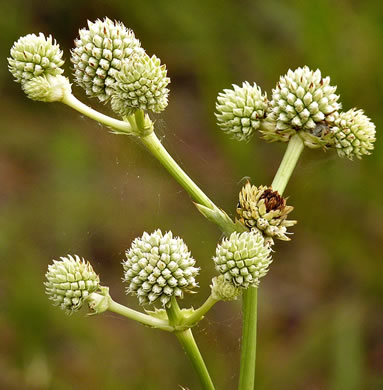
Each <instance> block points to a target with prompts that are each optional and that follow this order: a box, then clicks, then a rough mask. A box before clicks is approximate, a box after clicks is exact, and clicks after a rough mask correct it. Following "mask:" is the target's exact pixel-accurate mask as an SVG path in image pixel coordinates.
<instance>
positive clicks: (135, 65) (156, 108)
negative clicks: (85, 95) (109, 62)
mask: <svg viewBox="0 0 383 390" xmlns="http://www.w3.org/2000/svg"><path fill="white" fill-rule="evenodd" d="M166 75H167V70H166V66H165V65H161V61H160V59H159V58H157V57H156V56H155V55H153V56H152V57H149V56H148V55H147V54H146V53H145V54H143V55H135V56H132V57H130V58H129V59H127V60H124V62H123V65H122V68H121V71H120V72H118V73H117V74H116V80H117V81H116V83H115V84H114V92H113V95H112V102H111V103H112V109H113V111H115V112H117V113H118V114H120V115H121V116H127V115H131V114H133V113H134V112H135V111H136V110H144V111H147V110H149V111H152V112H155V113H159V112H161V111H163V110H164V109H165V108H166V106H167V105H168V94H169V90H168V88H167V86H168V84H169V83H170V79H169V77H167V76H166Z"/></svg>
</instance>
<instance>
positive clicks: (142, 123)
mask: <svg viewBox="0 0 383 390" xmlns="http://www.w3.org/2000/svg"><path fill="white" fill-rule="evenodd" d="M62 103H64V104H66V105H68V106H69V107H71V108H73V109H75V110H76V111H78V112H80V113H81V114H83V115H86V116H88V117H89V118H91V119H94V120H95V121H97V122H99V123H102V124H103V125H105V126H107V127H109V128H111V129H112V130H113V132H114V133H116V134H126V135H135V136H137V135H138V134H141V136H139V138H140V140H141V141H142V143H143V144H144V145H145V146H146V147H147V149H148V150H149V151H150V152H151V153H152V154H153V155H154V156H155V157H156V158H157V159H158V160H159V162H160V163H161V164H162V165H163V166H164V167H165V168H166V169H167V170H168V172H169V173H170V174H171V175H172V176H173V177H174V178H175V179H176V181H177V182H178V183H179V184H181V186H182V187H183V188H184V189H185V190H186V191H187V192H188V194H189V195H190V196H191V197H192V198H193V200H194V201H195V202H196V206H197V208H198V210H199V211H200V212H201V213H202V214H203V215H204V216H205V217H206V218H207V219H209V220H211V221H212V222H214V223H216V224H217V225H218V226H220V228H221V229H222V230H223V231H224V232H226V233H231V232H233V231H236V230H238V229H240V227H239V226H238V225H236V224H235V223H234V222H233V221H232V220H231V218H230V217H229V216H228V215H227V214H226V213H225V212H224V211H223V210H221V209H220V208H218V207H217V206H216V205H215V204H214V203H213V202H212V201H211V200H210V199H209V198H208V197H207V195H206V194H205V193H204V192H203V191H202V190H201V189H200V188H199V187H198V186H197V185H196V184H195V183H194V182H193V180H192V179H191V178H190V177H189V176H188V175H187V174H186V173H185V172H184V171H183V169H182V168H181V167H180V166H179V165H178V164H177V162H176V161H175V160H174V159H173V158H172V157H171V156H170V154H169V153H168V152H167V150H166V149H165V148H164V146H163V145H162V144H161V142H160V140H159V139H158V138H157V136H156V134H155V133H154V132H153V131H152V130H153V123H152V122H151V121H150V118H149V117H148V116H145V115H144V112H143V111H141V110H138V111H137V112H136V114H135V115H131V116H129V117H127V118H126V120H125V121H121V120H118V119H114V118H111V117H109V116H107V115H104V114H101V113H100V112H98V111H96V110H94V109H93V108H91V107H89V106H87V105H86V104H84V103H82V102H80V101H79V100H78V99H77V98H76V97H75V96H73V95H72V94H67V95H66V96H64V98H63V99H62Z"/></svg>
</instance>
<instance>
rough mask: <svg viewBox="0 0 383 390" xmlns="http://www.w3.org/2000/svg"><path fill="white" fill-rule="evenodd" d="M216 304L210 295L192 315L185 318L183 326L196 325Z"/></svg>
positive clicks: (215, 300)
mask: <svg viewBox="0 0 383 390" xmlns="http://www.w3.org/2000/svg"><path fill="white" fill-rule="evenodd" d="M217 302H218V300H217V299H214V298H213V297H212V296H211V295H209V298H208V299H206V301H205V302H204V303H203V305H202V306H200V307H199V308H198V309H197V310H195V312H194V313H193V314H191V315H190V316H189V317H187V318H186V320H185V321H184V322H183V323H184V325H187V326H192V325H194V324H196V323H197V322H198V321H200V320H202V318H203V317H204V315H205V314H206V313H207V312H208V311H209V310H210V309H211V308H212V307H213V306H214V305H215V304H216V303H217Z"/></svg>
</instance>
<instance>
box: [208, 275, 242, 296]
mask: <svg viewBox="0 0 383 390" xmlns="http://www.w3.org/2000/svg"><path fill="white" fill-rule="evenodd" d="M210 287H211V296H212V297H213V298H214V299H216V300H217V301H232V300H233V299H237V297H238V296H239V295H240V294H241V289H240V288H239V287H236V286H235V285H234V284H233V283H232V282H231V281H229V282H228V281H227V280H226V279H225V277H224V276H223V275H219V276H216V277H214V278H213V279H212V284H211V286H210Z"/></svg>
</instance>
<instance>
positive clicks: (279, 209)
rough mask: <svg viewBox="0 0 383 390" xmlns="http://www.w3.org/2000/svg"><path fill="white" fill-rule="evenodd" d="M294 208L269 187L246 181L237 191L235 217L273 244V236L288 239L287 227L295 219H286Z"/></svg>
mask: <svg viewBox="0 0 383 390" xmlns="http://www.w3.org/2000/svg"><path fill="white" fill-rule="evenodd" d="M293 209H294V207H292V206H287V205H286V199H284V198H283V197H282V196H281V195H279V193H278V191H273V189H272V188H271V187H267V186H260V187H256V186H254V185H251V184H250V183H249V182H247V183H246V184H245V185H244V187H243V188H242V190H241V192H240V193H239V203H238V206H237V218H238V220H239V221H240V222H241V223H242V224H243V225H245V226H247V227H248V228H249V229H250V230H253V229H256V230H258V231H260V232H261V233H262V234H263V235H264V237H265V240H266V241H268V242H269V243H271V244H273V243H274V241H273V239H274V238H277V239H279V240H284V241H288V240H290V239H289V238H288V237H287V234H288V233H287V228H288V227H289V226H293V225H295V224H296V223H297V221H293V220H288V219H287V215H288V214H289V213H290V212H291V211H292V210H293Z"/></svg>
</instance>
